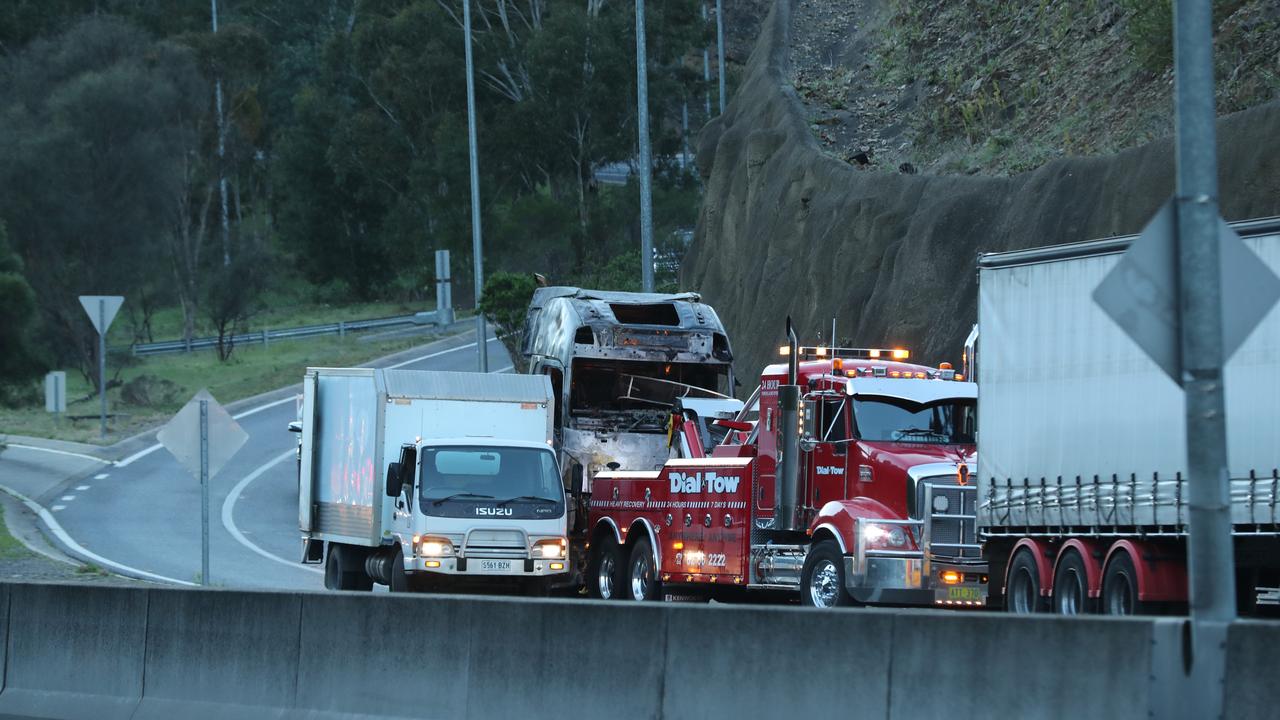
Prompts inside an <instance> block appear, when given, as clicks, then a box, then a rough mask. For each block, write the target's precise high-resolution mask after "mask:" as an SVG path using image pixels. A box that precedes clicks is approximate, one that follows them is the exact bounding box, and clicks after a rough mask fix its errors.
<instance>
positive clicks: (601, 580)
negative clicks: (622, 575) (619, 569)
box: [596, 553, 617, 600]
mask: <svg viewBox="0 0 1280 720" xmlns="http://www.w3.org/2000/svg"><path fill="white" fill-rule="evenodd" d="M616 565H617V563H616V561H615V560H614V559H613V553H605V554H604V557H602V558H600V572H599V573H597V576H596V588H597V589H598V590H599V591H600V597H601V598H603V599H605V600H612V599H613V573H614V568H615V567H616Z"/></svg>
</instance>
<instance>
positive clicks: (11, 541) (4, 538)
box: [0, 505, 35, 560]
mask: <svg viewBox="0 0 1280 720" xmlns="http://www.w3.org/2000/svg"><path fill="white" fill-rule="evenodd" d="M29 557H35V555H34V554H33V553H32V552H31V551H30V550H28V549H27V547H26V546H25V545H23V544H22V542H21V541H19V540H18V539H17V538H15V537H14V536H12V535H10V534H9V526H8V525H6V524H5V521H4V505H0V560H12V559H14V558H29Z"/></svg>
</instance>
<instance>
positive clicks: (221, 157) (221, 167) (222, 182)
mask: <svg viewBox="0 0 1280 720" xmlns="http://www.w3.org/2000/svg"><path fill="white" fill-rule="evenodd" d="M209 5H210V15H211V16H212V18H213V34H214V35H217V34H218V0H209ZM213 96H214V104H215V106H216V108H217V113H218V192H219V194H220V195H221V196H222V264H223V266H224V267H225V266H227V265H230V264H231V229H230V225H229V221H228V219H227V168H226V155H227V119H226V116H225V115H223V113H222V72H221V71H219V72H218V77H217V78H215V79H214V84H213Z"/></svg>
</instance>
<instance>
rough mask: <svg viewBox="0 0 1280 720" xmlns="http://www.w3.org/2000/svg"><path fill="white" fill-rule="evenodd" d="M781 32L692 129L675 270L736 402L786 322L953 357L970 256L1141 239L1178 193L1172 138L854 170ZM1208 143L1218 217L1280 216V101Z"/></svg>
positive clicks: (785, 26) (970, 306) (969, 306)
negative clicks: (808, 99)
mask: <svg viewBox="0 0 1280 720" xmlns="http://www.w3.org/2000/svg"><path fill="white" fill-rule="evenodd" d="M790 22H791V16H790V5H789V3H788V2H785V1H784V2H779V3H777V4H775V5H774V8H773V10H772V11H771V13H770V15H769V16H768V18H767V19H766V20H765V22H764V24H763V26H762V27H761V32H760V37H759V39H758V41H757V43H756V47H755V50H754V52H753V53H752V55H751V60H750V62H749V64H748V66H747V71H746V75H745V76H744V79H743V85H742V87H741V88H740V90H739V91H738V93H737V94H736V95H735V96H734V98H733V100H732V102H731V103H730V105H729V107H728V108H727V110H726V112H725V114H724V115H723V116H722V117H720V118H718V119H717V120H715V121H713V122H712V123H711V124H710V125H708V126H707V127H706V128H705V129H704V130H703V132H702V133H701V135H700V146H699V150H698V165H699V168H700V169H701V171H702V174H703V176H704V178H705V180H706V196H705V198H704V201H703V206H702V211H701V215H700V217H699V220H698V229H697V235H696V240H695V242H694V244H693V247H692V248H691V250H690V253H689V256H688V257H687V258H686V260H685V263H684V266H683V271H682V274H681V286H682V287H685V288H690V289H696V290H698V291H700V292H701V293H702V294H703V298H704V299H705V300H706V301H707V302H709V303H711V304H712V305H714V306H715V308H716V310H717V311H718V312H719V313H720V316H721V318H722V319H723V320H724V322H725V324H726V326H727V327H728V329H729V331H730V333H731V337H732V338H733V343H734V347H735V349H736V351H737V358H736V360H735V367H736V369H737V372H738V375H739V377H742V378H744V380H743V385H744V388H742V391H741V392H743V393H747V392H750V390H751V389H754V383H751V382H750V381H749V380H747V379H746V378H750V377H751V376H752V375H754V374H756V373H758V372H759V371H760V369H761V368H763V366H764V365H765V364H766V363H768V362H773V361H775V359H776V355H775V353H776V348H777V346H778V344H779V342H780V341H781V340H782V333H783V321H784V319H785V317H786V316H787V315H788V314H790V315H791V316H792V317H793V318H794V320H795V322H796V323H797V327H798V328H799V330H800V332H801V336H802V339H804V340H805V341H813V340H816V339H817V336H818V333H819V332H822V334H823V337H824V338H825V337H826V336H827V335H829V333H830V327H831V318H832V317H836V318H837V335H838V338H839V340H841V341H842V342H843V341H850V342H852V343H853V344H856V345H859V346H883V345H889V344H894V345H899V344H900V345H905V346H908V347H911V348H912V349H913V350H914V351H915V353H916V357H918V358H920V359H922V360H924V361H926V362H938V361H942V360H950V361H953V362H955V361H957V360H958V359H959V354H960V349H961V344H962V342H963V340H964V336H965V335H966V334H967V333H968V331H969V328H970V326H972V324H973V323H974V322H975V321H976V319H977V285H976V280H977V273H976V265H975V260H976V257H977V255H978V254H979V253H982V252H997V251H1003V250H1013V249H1021V248H1028V247H1036V246H1040V245H1054V244H1059V243H1065V242H1075V241H1080V240H1090V239H1095V238H1101V237H1107V236H1112V235H1119V234H1126V233H1132V232H1136V231H1137V230H1139V229H1141V227H1142V225H1143V224H1144V223H1145V222H1146V220H1147V219H1148V218H1150V216H1151V215H1152V214H1153V213H1154V212H1155V210H1156V208H1157V207H1159V205H1160V204H1161V203H1162V202H1163V201H1164V200H1165V199H1166V198H1168V197H1169V195H1170V194H1171V193H1172V191H1173V178H1174V159H1173V145H1172V142H1171V141H1169V140H1163V141H1159V142H1154V143H1151V144H1148V145H1145V146H1142V147H1138V148H1134V149H1132V150H1128V151H1125V152H1123V153H1120V154H1118V155H1114V156H1109V157H1090V158H1065V159H1062V160H1056V161H1054V162H1051V163H1049V164H1047V165H1045V166H1043V167H1041V168H1039V169H1037V170H1034V171H1032V172H1028V173H1024V174H1021V175H1015V176H1012V177H954V176H930V175H918V174H902V173H890V172H886V173H876V172H869V171H866V170H858V169H855V168H854V167H852V166H850V165H849V164H847V163H844V162H841V161H839V160H837V159H834V158H831V157H829V156H826V155H824V154H823V153H822V152H821V151H820V149H819V148H818V146H817V143H816V141H815V140H814V138H813V136H812V134H811V133H810V132H809V131H808V128H807V126H806V124H805V122H806V121H805V118H804V116H803V114H802V113H801V111H800V106H799V103H798V102H797V100H796V98H795V95H794V91H793V90H792V89H791V88H790V87H789V86H788V85H787V84H786V82H785V78H786V77H787V72H786V67H787V62H788V32H789V27H790ZM1115 101H1116V102H1123V99H1122V98H1116V99H1115ZM1218 139H1219V153H1220V156H1219V163H1220V167H1221V178H1220V179H1221V203H1222V212H1223V215H1224V216H1225V217H1227V218H1228V219H1232V220H1237V219H1245V218H1255V217H1266V216H1270V215H1277V214H1280V103H1272V104H1270V105H1265V106H1261V107H1257V108H1254V109H1251V110H1246V111H1244V112H1241V113H1237V114H1235V115H1231V116H1228V117H1224V118H1222V119H1221V120H1220V121H1219V123H1218ZM770 350H772V351H773V352H770ZM747 385H752V387H750V388H748V387H745V386H747Z"/></svg>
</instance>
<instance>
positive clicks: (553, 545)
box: [533, 538, 569, 560]
mask: <svg viewBox="0 0 1280 720" xmlns="http://www.w3.org/2000/svg"><path fill="white" fill-rule="evenodd" d="M568 545H569V542H568V540H566V539H565V538H552V539H550V540H539V541H538V542H537V543H535V544H534V546H533V556H534V557H535V558H542V559H544V560H559V559H561V558H563V557H564V556H565V551H566V548H567V547H568Z"/></svg>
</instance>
